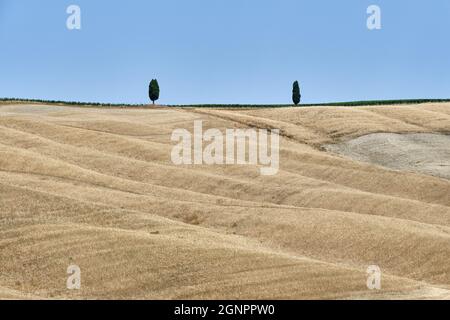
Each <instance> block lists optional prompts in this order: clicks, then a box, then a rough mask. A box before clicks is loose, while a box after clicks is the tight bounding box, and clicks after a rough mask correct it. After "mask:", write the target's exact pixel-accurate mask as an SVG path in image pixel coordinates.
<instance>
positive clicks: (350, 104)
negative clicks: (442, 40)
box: [0, 98, 450, 109]
mask: <svg viewBox="0 0 450 320" xmlns="http://www.w3.org/2000/svg"><path fill="white" fill-rule="evenodd" d="M0 102H9V103H42V104H55V105H74V106H94V107H122V108H127V107H146V106H148V105H147V104H119V103H98V102H76V101H59V100H39V99H17V98H0ZM430 102H432V103H440V102H450V99H409V100H371V101H350V102H330V103H315V104H301V105H298V106H295V107H297V108H301V107H321V106H343V107H345V106H346V107H353V106H381V105H395V104H419V103H430ZM168 107H174V108H221V109H223V108H227V109H246V108H286V107H294V106H293V105H291V104H193V105H168Z"/></svg>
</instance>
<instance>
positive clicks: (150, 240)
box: [0, 104, 450, 299]
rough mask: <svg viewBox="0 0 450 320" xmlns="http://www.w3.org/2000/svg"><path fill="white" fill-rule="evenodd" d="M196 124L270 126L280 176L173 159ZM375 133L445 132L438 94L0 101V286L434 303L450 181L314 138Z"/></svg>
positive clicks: (446, 256) (103, 293) (21, 290)
mask: <svg viewBox="0 0 450 320" xmlns="http://www.w3.org/2000/svg"><path fill="white" fill-rule="evenodd" d="M195 120H203V124H204V130H206V129H208V128H218V129H220V130H224V129H225V128H235V127H237V128H247V127H258V128H280V129H281V133H282V137H281V144H280V147H281V150H280V171H279V173H278V174H277V175H275V176H261V175H260V174H259V170H258V168H257V167H255V166H245V165H241V166H206V165H201V166H175V165H173V164H172V162H171V159H170V154H171V150H172V147H173V145H174V143H173V142H171V140H170V137H171V134H172V131H173V130H174V129H177V128H185V129H188V130H189V131H192V128H193V123H194V121H195ZM379 132H391V133H432V132H434V133H439V132H440V133H448V132H450V104H424V105H417V106H383V107H357V108H345V107H320V108H319V107H317V108H295V109H294V108H283V109H263V110H253V109H252V110H240V111H234V110H217V109H186V110H184V109H168V108H166V109H165V108H160V109H148V110H144V109H101V108H97V109H96V108H78V107H62V106H45V105H39V106H38V105H34V106H32V105H11V104H9V105H0V195H1V197H0V298H4V299H11V298H12V299H14V298H26V299H41V298H43V299H46V298H58V299H67V298H77V299H96V298H119V299H128V298H133V299H172V298H180V299H184V298H186V299H193V298H220V299H230V298H241V299H244V298H246V299H248V298H256V299H259V298H265V299H271V298H287V299H314V298H319V299H356V298H404V299H412V298H439V299H446V298H447V299H448V298H450V264H449V263H448V262H449V261H450V181H449V180H447V179H442V178H438V177H433V176H430V175H424V174H418V173H413V172H407V171H394V170H390V169H387V168H383V167H380V166H376V165H372V164H369V163H363V162H357V161H354V160H351V159H349V158H345V157H342V156H338V155H336V154H332V153H327V152H325V151H324V149H323V145H325V144H333V143H336V142H341V141H345V140H348V139H351V138H355V137H359V136H363V135H366V134H370V133H379ZM449 148H450V146H449ZM72 264H76V265H78V266H80V268H81V271H82V290H80V291H69V290H67V289H66V279H67V276H68V275H67V274H66V270H67V267H68V266H69V265H72ZM374 264H375V265H378V266H380V268H381V269H382V271H383V282H382V286H383V287H382V290H380V291H371V290H368V289H367V287H366V278H367V275H366V269H367V267H368V266H369V265H374Z"/></svg>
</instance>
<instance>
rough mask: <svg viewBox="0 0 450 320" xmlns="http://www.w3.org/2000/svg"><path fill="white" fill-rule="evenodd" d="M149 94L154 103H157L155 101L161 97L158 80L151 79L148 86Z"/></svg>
mask: <svg viewBox="0 0 450 320" xmlns="http://www.w3.org/2000/svg"><path fill="white" fill-rule="evenodd" d="M148 96H149V97H150V100H152V102H153V104H155V101H156V100H158V99H159V84H158V80H156V79H153V80H152V81H150V85H149V86H148Z"/></svg>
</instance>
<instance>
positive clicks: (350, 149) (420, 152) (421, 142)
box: [326, 133, 450, 179]
mask: <svg viewBox="0 0 450 320" xmlns="http://www.w3.org/2000/svg"><path fill="white" fill-rule="evenodd" d="M326 149H327V150H329V151H332V152H336V153H338V154H341V155H344V156H347V157H350V158H352V159H356V160H359V161H365V162H370V163H374V164H378V165H381V166H385V167H388V168H392V169H396V170H408V171H415V172H420V173H424V174H430V175H433V176H437V177H442V178H446V179H450V135H442V134H431V133H411V134H395V133H373V134H369V135H366V136H362V137H358V138H356V139H352V140H349V141H346V142H342V143H339V144H331V145H327V146H326Z"/></svg>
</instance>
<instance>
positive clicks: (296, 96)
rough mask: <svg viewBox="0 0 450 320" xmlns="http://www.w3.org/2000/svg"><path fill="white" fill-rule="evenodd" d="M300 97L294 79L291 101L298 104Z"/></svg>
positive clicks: (296, 82) (298, 87) (298, 88)
mask: <svg viewBox="0 0 450 320" xmlns="http://www.w3.org/2000/svg"><path fill="white" fill-rule="evenodd" d="M301 98H302V95H301V94H300V86H299V85H298V81H295V82H294V85H293V88H292V101H293V102H294V104H295V105H298V104H299V103H300V100H301Z"/></svg>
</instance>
